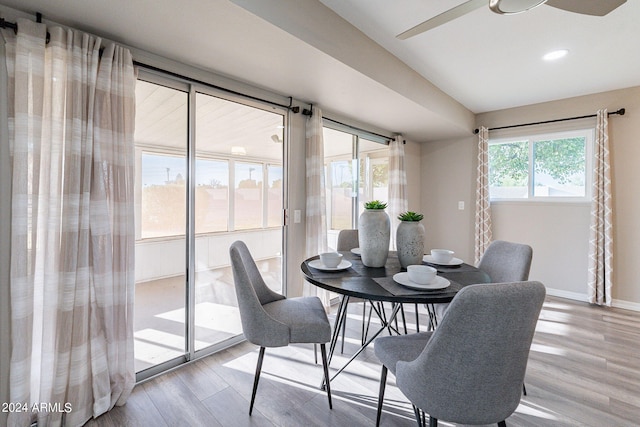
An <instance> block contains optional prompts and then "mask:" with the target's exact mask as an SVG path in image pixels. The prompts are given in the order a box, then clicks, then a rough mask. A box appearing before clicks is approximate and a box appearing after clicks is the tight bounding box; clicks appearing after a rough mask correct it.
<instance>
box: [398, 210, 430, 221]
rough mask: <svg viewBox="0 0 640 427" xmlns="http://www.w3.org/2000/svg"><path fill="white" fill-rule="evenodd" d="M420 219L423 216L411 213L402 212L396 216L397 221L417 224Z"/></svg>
mask: <svg viewBox="0 0 640 427" xmlns="http://www.w3.org/2000/svg"><path fill="white" fill-rule="evenodd" d="M422 218H424V215H422V214H421V213H416V212H412V211H407V212H403V213H401V214H400V215H398V219H399V220H400V221H412V222H418V221H422Z"/></svg>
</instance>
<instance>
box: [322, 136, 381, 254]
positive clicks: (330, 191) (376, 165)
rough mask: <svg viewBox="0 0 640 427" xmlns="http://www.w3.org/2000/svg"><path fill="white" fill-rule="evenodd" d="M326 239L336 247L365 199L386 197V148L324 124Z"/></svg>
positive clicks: (353, 226)
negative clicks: (339, 234) (340, 233)
mask: <svg viewBox="0 0 640 427" xmlns="http://www.w3.org/2000/svg"><path fill="white" fill-rule="evenodd" d="M323 139H324V153H325V154H324V156H325V158H324V160H325V162H324V163H325V176H326V203H327V224H328V226H327V233H328V235H327V240H328V245H329V247H331V248H335V247H336V243H337V235H338V232H339V231H340V230H343V229H349V228H357V227H358V217H359V215H360V214H361V213H362V211H363V210H364V202H366V201H369V200H376V199H377V200H382V201H385V202H386V201H387V199H388V178H389V149H388V147H387V145H385V144H384V141H381V140H379V141H373V140H372V139H367V138H366V137H365V136H363V135H360V134H358V133H355V132H349V130H348V129H340V130H339V129H333V128H328V127H325V128H324V131H323Z"/></svg>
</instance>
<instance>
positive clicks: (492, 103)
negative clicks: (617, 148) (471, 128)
mask: <svg viewBox="0 0 640 427" xmlns="http://www.w3.org/2000/svg"><path fill="white" fill-rule="evenodd" d="M321 1H322V3H324V4H325V5H327V6H328V7H330V8H331V9H333V10H334V11H335V12H336V13H338V14H339V15H340V16H342V17H343V18H344V19H346V20H347V21H349V22H351V23H352V24H353V25H355V26H356V27H357V28H359V29H360V30H361V31H362V32H364V33H365V34H366V35H367V36H369V37H370V38H372V39H373V40H375V41H376V42H377V43H378V44H380V45H381V46H383V47H384V48H385V49H387V50H388V51H390V52H391V53H393V54H394V55H395V56H397V57H398V58H400V59H401V60H402V61H403V62H405V63H406V64H407V65H409V66H410V67H411V68H413V69H414V70H416V71H417V72H418V73H420V74H421V75H422V76H424V77H425V78H426V79H428V80H430V81H431V82H432V83H434V84H435V85H436V86H438V87H439V88H440V89H442V90H444V91H445V92H446V93H448V94H449V95H451V96H452V97H453V98H455V99H456V100H458V101H460V102H461V103H462V104H464V105H465V106H466V107H467V108H469V109H470V110H471V111H473V112H474V113H481V112H486V111H494V110H500V109H504V108H510V107H515V106H520V105H528V104H534V103H539V102H545V101H550V100H556V99H562V98H569V97H574V96H579V95H585V94H590V93H598V92H605V91H609V90H614V89H622V88H626V87H631V86H637V85H640V53H639V52H638V42H639V41H640V25H639V24H640V1H638V0H628V1H627V2H626V3H625V4H623V5H622V6H620V7H619V8H618V9H616V10H614V11H613V12H611V13H609V14H608V15H606V16H603V17H596V16H588V15H580V14H576V13H572V12H567V11H563V10H560V9H556V8H553V7H550V6H546V5H542V6H540V7H537V8H535V9H533V10H530V11H528V12H526V13H521V14H517V15H509V16H505V15H498V14H495V13H493V12H491V11H490V10H489V7H488V6H487V7H485V8H480V9H477V10H475V11H473V12H471V13H469V14H467V15H465V16H463V17H461V18H458V19H456V20H454V21H452V22H449V23H447V24H444V25H442V26H440V27H437V28H434V29H433V30H430V31H428V32H426V33H423V34H420V35H418V36H415V37H412V38H410V39H408V40H404V41H402V40H398V39H396V37H395V36H396V35H397V34H400V33H401V32H403V31H405V30H407V29H409V28H411V27H413V26H415V25H417V24H419V23H421V22H422V21H425V20H427V19H429V18H431V17H434V16H436V15H438V14H440V13H442V12H444V11H446V10H448V9H451V8H452V7H454V6H457V5H459V4H461V3H463V2H464V1H463V0H438V1H426V0H403V1H395V2H392V1H388V0H321ZM488 3H489V0H487V5H488ZM556 49H568V50H569V55H568V56H567V57H565V58H563V59H561V60H559V61H557V62H545V61H543V60H542V56H543V55H544V54H545V53H547V52H549V51H552V50H556Z"/></svg>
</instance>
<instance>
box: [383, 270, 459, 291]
mask: <svg viewBox="0 0 640 427" xmlns="http://www.w3.org/2000/svg"><path fill="white" fill-rule="evenodd" d="M393 280H395V281H396V282H398V283H400V284H401V285H402V286H406V287H407V288H411V289H417V290H419V291H433V290H436V289H444V288H446V287H448V286H449V285H450V284H451V282H449V281H448V280H447V279H445V278H444V277H440V276H436V279H435V280H434V281H433V282H432V283H429V284H428V285H420V284H419V283H415V282H412V281H411V280H410V279H409V273H396V274H394V275H393Z"/></svg>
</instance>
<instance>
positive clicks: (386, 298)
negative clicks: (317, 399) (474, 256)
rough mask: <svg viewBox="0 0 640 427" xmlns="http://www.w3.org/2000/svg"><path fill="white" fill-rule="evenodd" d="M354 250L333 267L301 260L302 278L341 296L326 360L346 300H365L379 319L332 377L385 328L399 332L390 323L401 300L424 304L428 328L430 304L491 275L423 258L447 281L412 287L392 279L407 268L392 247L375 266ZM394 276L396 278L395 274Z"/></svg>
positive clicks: (316, 259)
mask: <svg viewBox="0 0 640 427" xmlns="http://www.w3.org/2000/svg"><path fill="white" fill-rule="evenodd" d="M354 252H356V251H354ZM354 252H352V251H345V252H340V253H341V254H342V255H343V259H342V262H341V264H340V265H339V266H338V267H336V268H332V269H331V268H326V267H324V266H322V264H321V263H320V262H319V256H314V257H311V258H308V259H306V260H304V261H303V262H302V264H301V266H300V268H301V270H302V274H303V275H304V278H305V280H307V281H308V282H309V283H311V284H313V285H315V286H318V287H319V288H322V289H325V290H327V291H330V292H334V293H336V294H339V295H340V296H341V299H340V305H339V306H338V311H337V312H336V318H335V323H334V328H333V334H332V337H331V342H330V346H329V355H328V361H329V363H330V362H331V358H332V356H333V352H334V350H335V346H336V342H337V341H338V336H339V333H340V329H341V328H342V326H343V324H344V322H345V320H346V315H347V304H348V302H349V299H350V298H352V297H354V298H360V299H363V300H365V301H368V302H369V303H370V304H371V307H372V309H373V310H374V311H375V312H376V314H377V316H378V318H379V319H380V323H381V327H380V328H379V329H378V330H377V331H376V332H375V333H374V334H373V335H372V336H370V337H368V336H366V335H367V334H366V333H365V332H364V330H363V334H364V335H363V340H362V346H361V347H360V349H359V350H358V351H357V352H356V353H355V354H354V355H353V356H352V357H351V358H350V359H349V361H348V362H347V363H346V364H345V365H344V366H342V367H341V368H340V369H339V370H338V372H336V373H335V374H334V375H333V377H332V378H331V379H332V380H333V378H335V377H336V376H337V375H338V374H340V373H341V372H342V371H343V370H344V369H345V368H346V367H347V366H348V365H349V364H350V363H351V362H352V361H353V360H354V359H355V358H356V357H358V355H359V354H360V353H361V352H362V351H364V349H365V348H366V347H367V346H368V345H369V344H370V343H371V342H373V340H374V339H375V338H376V337H378V335H380V334H381V333H382V332H383V331H384V330H385V329H387V330H389V332H390V333H391V332H392V331H395V332H396V333H399V332H398V330H397V328H394V327H393V324H392V322H394V321H395V320H396V316H397V315H398V312H399V311H400V310H401V308H402V304H407V303H411V304H416V308H417V304H425V306H426V307H427V309H428V313H429V319H430V320H429V321H430V325H429V326H430V328H434V327H435V326H436V325H437V319H436V314H435V310H433V304H440V303H448V302H451V300H452V299H453V298H454V297H455V295H456V294H457V293H458V291H460V289H462V288H463V287H464V286H467V285H471V284H477V283H490V282H491V278H490V277H489V275H488V274H487V273H485V272H484V271H482V270H480V269H478V268H477V267H474V266H472V265H469V264H466V263H463V262H459V263H455V265H437V264H428V263H424V262H423V264H426V265H430V266H432V267H434V268H436V269H437V270H438V276H439V277H440V278H441V279H440V281H442V278H444V279H446V280H447V281H449V284H448V286H446V287H444V288H442V289H436V290H422V289H419V290H418V289H413V288H411V287H407V286H404V285H402V284H401V283H399V282H397V281H396V280H394V276H395V275H396V274H398V273H404V272H406V269H403V268H402V267H401V266H400V261H399V260H398V256H397V253H396V252H395V251H390V252H389V256H388V258H387V262H386V264H385V265H384V267H377V268H372V267H367V266H365V265H364V264H363V263H362V260H361V259H360V256H359V255H358V254H357V253H354ZM396 278H398V276H396ZM384 302H389V303H392V310H391V313H390V314H389V315H387V314H386V313H385V311H384V308H381V307H382V305H381V304H379V303H384ZM429 307H431V308H429ZM416 318H417V310H416ZM416 324H417V325H418V323H416ZM417 327H419V326H417ZM405 333H406V327H405ZM365 338H366V339H365Z"/></svg>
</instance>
